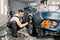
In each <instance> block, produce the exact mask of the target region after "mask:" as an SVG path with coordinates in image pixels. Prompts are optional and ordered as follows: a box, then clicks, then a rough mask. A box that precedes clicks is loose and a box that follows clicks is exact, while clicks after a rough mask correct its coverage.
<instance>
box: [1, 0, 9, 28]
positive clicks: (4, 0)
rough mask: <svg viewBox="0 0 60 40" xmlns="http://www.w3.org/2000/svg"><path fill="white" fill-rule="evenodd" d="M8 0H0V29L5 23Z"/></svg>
mask: <svg viewBox="0 0 60 40" xmlns="http://www.w3.org/2000/svg"><path fill="white" fill-rule="evenodd" d="M7 11H8V0H0V27H1V26H3V25H4V24H6V23H7V21H8V16H7Z"/></svg>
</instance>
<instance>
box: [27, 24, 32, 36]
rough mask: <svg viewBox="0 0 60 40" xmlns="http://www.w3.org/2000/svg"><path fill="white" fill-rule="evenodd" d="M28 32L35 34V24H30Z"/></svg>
mask: <svg viewBox="0 0 60 40" xmlns="http://www.w3.org/2000/svg"><path fill="white" fill-rule="evenodd" d="M28 32H29V34H30V35H32V34H33V24H28Z"/></svg>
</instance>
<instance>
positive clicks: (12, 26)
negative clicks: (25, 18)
mask: <svg viewBox="0 0 60 40" xmlns="http://www.w3.org/2000/svg"><path fill="white" fill-rule="evenodd" d="M16 17H17V16H16ZM17 18H18V17H17ZM8 28H9V29H11V31H12V35H17V31H18V30H20V29H21V28H20V27H19V26H18V25H17V23H16V22H15V21H9V22H8Z"/></svg>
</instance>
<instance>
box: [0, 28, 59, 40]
mask: <svg viewBox="0 0 60 40" xmlns="http://www.w3.org/2000/svg"><path fill="white" fill-rule="evenodd" d="M7 32H8V34H7V35H6V36H5V37H2V38H0V40H60V38H59V37H55V38H51V37H42V38H38V37H36V36H34V37H32V36H30V35H29V34H28V32H27V29H26V28H23V29H21V30H20V31H18V33H19V37H18V38H14V37H12V36H11V32H10V30H8V31H7Z"/></svg>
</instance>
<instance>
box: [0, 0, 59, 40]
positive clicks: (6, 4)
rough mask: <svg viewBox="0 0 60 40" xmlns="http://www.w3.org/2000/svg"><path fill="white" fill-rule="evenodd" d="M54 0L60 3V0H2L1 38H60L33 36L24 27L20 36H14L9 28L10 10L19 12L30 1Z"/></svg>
mask: <svg viewBox="0 0 60 40" xmlns="http://www.w3.org/2000/svg"><path fill="white" fill-rule="evenodd" d="M43 1H44V0H43ZM52 1H55V2H58V3H57V4H59V3H60V0H48V1H47V2H44V3H43V2H42V0H0V40H60V37H56V38H53V37H42V38H39V37H37V36H33V37H32V36H30V35H29V34H28V32H27V28H23V29H22V30H20V31H18V32H19V34H20V36H19V37H18V38H13V37H12V36H11V32H10V30H9V29H8V28H7V22H8V20H9V18H10V14H9V13H10V11H15V13H18V10H19V9H24V8H25V7H27V6H28V4H30V3H37V4H41V2H42V4H44V5H47V4H49V2H50V3H51V2H52ZM26 15H27V14H26Z"/></svg>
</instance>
